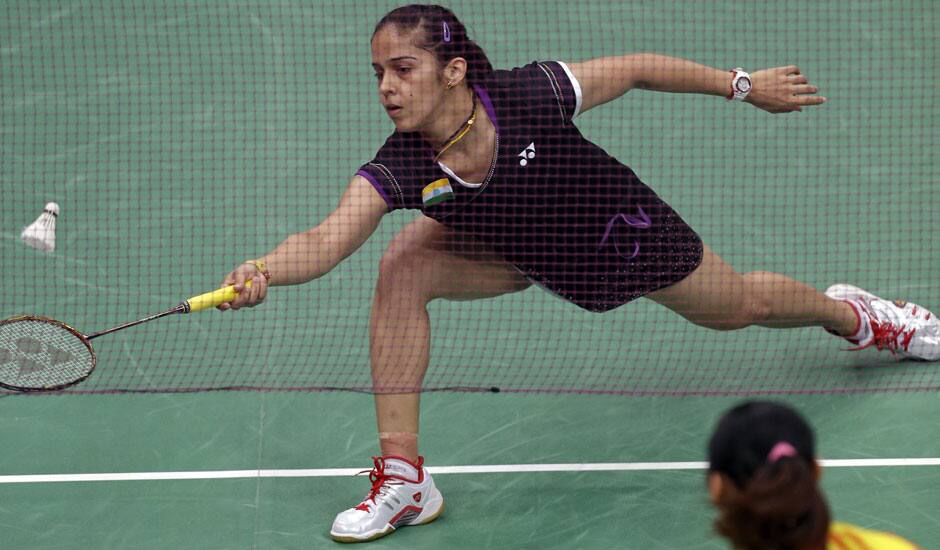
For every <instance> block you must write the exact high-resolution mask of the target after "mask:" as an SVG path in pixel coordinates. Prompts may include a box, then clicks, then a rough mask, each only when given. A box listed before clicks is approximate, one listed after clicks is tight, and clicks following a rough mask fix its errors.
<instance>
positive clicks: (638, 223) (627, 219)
mask: <svg viewBox="0 0 940 550" xmlns="http://www.w3.org/2000/svg"><path fill="white" fill-rule="evenodd" d="M637 209H638V210H639V211H640V215H639V216H631V215H629V214H617V215H615V216H614V217H612V218H610V221H609V222H607V230H606V231H604V236H603V237H601V242H600V244H598V245H597V248H598V249H600V248H601V247H602V246H604V244H605V243H607V239H608V237H610V232H611V231H613V230H614V226H615V225H616V224H617V220H623V222H624V223H626V224H627V225H629V226H630V227H636V228H637V229H649V228H650V227H652V225H653V220H651V219H650V217H649V216H648V215H647V214H646V212H644V211H643V207H642V206H638V207H637ZM614 250H616V251H617V255H618V256H620V257H621V258H624V259H626V260H632V259H633V258H636V255H637V254H639V253H640V243H638V242H637V241H635V240H634V241H633V252H631V253H630V255H629V256H628V255H626V254H624V253H623V252H621V251H620V247H619V246H617V241H614Z"/></svg>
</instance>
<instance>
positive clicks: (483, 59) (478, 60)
mask: <svg viewBox="0 0 940 550" xmlns="http://www.w3.org/2000/svg"><path fill="white" fill-rule="evenodd" d="M388 25H394V26H395V27H396V28H397V29H399V30H400V31H404V32H416V33H417V34H416V37H415V44H416V45H417V46H418V47H419V48H422V49H425V50H428V51H429V52H431V53H433V54H434V56H435V57H436V58H437V61H438V63H440V64H441V66H442V67H443V66H444V65H446V64H447V63H449V62H450V60H451V59H454V58H455V57H462V58H464V59H466V60H467V84H469V85H471V86H472V85H474V84H477V83H479V82H481V81H482V80H483V79H484V78H485V77H486V76H487V75H488V74H489V73H491V72H492V71H493V65H492V64H490V60H489V58H488V57H487V56H486V52H484V51H483V48H481V47H480V46H479V44H477V43H476V42H474V41H473V40H470V37H469V36H467V28H466V27H464V25H463V23H461V22H460V20H459V19H457V16H456V15H454V13H453V12H452V11H450V10H449V9H447V8H444V7H442V6H436V5H431V4H410V5H407V6H402V7H400V8H396V9H394V10H392V11H390V12H388V13H387V14H385V17H383V18H382V20H381V21H379V23H378V24H377V25H376V26H375V31H373V33H372V36H373V38H374V37H375V35H376V34H377V33H378V32H379V31H380V30H382V29H383V28H385V27H386V26H388Z"/></svg>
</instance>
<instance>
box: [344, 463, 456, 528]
mask: <svg viewBox="0 0 940 550" xmlns="http://www.w3.org/2000/svg"><path fill="white" fill-rule="evenodd" d="M372 461H373V463H374V464H375V467H374V468H373V469H372V471H371V472H369V479H370V480H371V481H372V490H370V491H369V494H368V495H366V498H365V499H363V501H362V502H361V503H359V505H358V506H356V507H355V508H350V509H349V510H346V511H345V512H340V513H339V515H338V516H336V519H335V520H333V527H332V528H331V529H330V536H331V537H332V538H333V540H335V541H338V542H365V541H369V540H375V539H377V538H379V537H384V536H385V535H388V534H389V533H391V532H392V531H394V530H395V529H397V528H399V527H401V526H403V525H422V524H424V523H430V522H432V521H434V520H435V519H437V517H438V516H440V515H441V512H443V511H444V497H442V496H441V492H440V491H438V490H437V487H435V486H434V480H432V479H431V475H430V474H429V473H428V471H427V470H426V469H424V468H423V467H422V465H423V464H424V458H423V457H419V458H418V463H417V464H413V463H412V462H410V461H408V460H406V459H404V458H401V457H397V456H383V457H372ZM363 473H364V472H363Z"/></svg>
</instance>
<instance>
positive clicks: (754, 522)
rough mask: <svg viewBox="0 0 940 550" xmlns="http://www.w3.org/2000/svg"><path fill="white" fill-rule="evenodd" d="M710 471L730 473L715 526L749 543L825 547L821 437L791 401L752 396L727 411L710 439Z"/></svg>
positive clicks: (745, 547) (796, 549) (769, 549)
mask: <svg viewBox="0 0 940 550" xmlns="http://www.w3.org/2000/svg"><path fill="white" fill-rule="evenodd" d="M708 459H709V471H710V472H713V473H718V474H721V475H722V477H723V478H724V480H725V483H723V490H722V491H721V494H720V495H719V497H718V499H717V501H716V505H717V507H718V511H719V517H718V519H717V520H716V521H715V529H716V530H717V531H718V533H720V534H721V535H723V536H725V537H726V538H727V539H728V540H730V541H731V542H732V544H733V545H734V547H735V548H737V549H742V550H752V549H754V550H757V549H760V550H802V549H806V548H820V549H822V548H825V544H826V534H827V532H828V530H829V523H830V515H829V506H828V505H827V503H826V499H825V496H824V495H823V494H822V491H821V490H820V488H819V484H818V481H817V474H816V465H815V441H814V437H813V432H812V429H811V428H810V426H809V424H808V423H807V422H806V421H805V420H804V419H803V418H802V417H801V416H800V415H799V413H797V412H796V411H795V410H793V409H792V408H790V407H788V406H786V405H783V404H780V403H773V402H768V401H753V402H748V403H744V404H742V405H739V406H737V407H735V408H733V409H731V410H730V411H728V412H727V413H726V414H725V415H724V416H723V417H722V419H721V420H720V421H719V423H718V426H717V428H716V429H715V432H714V433H713V434H712V438H711V440H710V442H709V445H708Z"/></svg>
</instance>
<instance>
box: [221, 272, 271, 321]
mask: <svg viewBox="0 0 940 550" xmlns="http://www.w3.org/2000/svg"><path fill="white" fill-rule="evenodd" d="M247 281H251V285H250V286H249V285H246V284H245V283H246V282H247ZM229 285H234V286H235V292H237V293H238V294H237V295H236V296H235V299H234V300H232V301H231V302H225V303H224V304H221V305H219V306H218V308H217V309H219V310H221V311H225V310H228V309H239V308H242V307H254V306H256V305H258V304H260V303H261V302H263V301H264V298H265V296H267V295H268V280H267V278H265V276H264V274H262V273H261V270H260V269H258V268H257V266H255V265H254V264H249V263H244V264H242V265H240V266H238V267H236V268H235V269H234V270H233V271H232V272H231V273H229V274H228V275H226V276H225V279H223V280H222V285H221V286H223V287H225V286H229Z"/></svg>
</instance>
